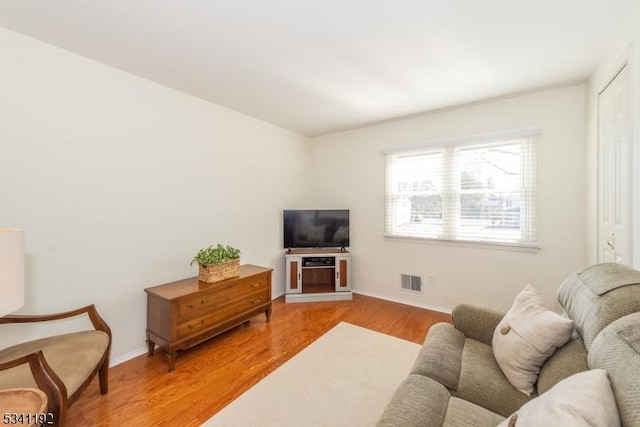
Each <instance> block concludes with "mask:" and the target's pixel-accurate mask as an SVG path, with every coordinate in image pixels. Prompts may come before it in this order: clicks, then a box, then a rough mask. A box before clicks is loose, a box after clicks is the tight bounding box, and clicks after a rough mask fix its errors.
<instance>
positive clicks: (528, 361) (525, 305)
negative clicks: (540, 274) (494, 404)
mask: <svg viewBox="0 0 640 427" xmlns="http://www.w3.org/2000/svg"><path fill="white" fill-rule="evenodd" d="M573 326H574V325H573V321H571V320H570V319H567V318H565V317H562V316H560V315H559V314H557V313H555V312H553V311H551V310H550V309H549V307H548V306H547V305H546V303H545V302H544V300H543V299H542V297H541V296H540V294H538V292H537V291H536V290H535V288H534V287H533V286H531V285H527V286H526V287H525V288H524V290H523V291H522V292H520V293H519V294H518V295H517V296H516V299H515V301H514V303H513V305H512V306H511V308H510V309H509V311H508V312H507V314H506V315H505V316H504V318H503V319H502V320H501V321H500V323H498V326H497V327H496V329H495V332H494V334H493V354H494V356H495V358H496V361H497V362H498V365H499V366H500V368H501V369H502V371H503V372H504V374H505V376H506V377H507V379H508V380H509V382H510V383H511V384H512V385H513V386H514V387H515V388H517V389H518V390H520V391H521V392H523V393H525V394H527V395H529V396H530V395H531V394H532V393H533V392H534V385H535V383H536V382H537V380H538V373H539V372H540V368H541V367H542V364H543V363H544V362H545V361H546V360H547V359H548V358H549V356H551V355H552V354H553V353H554V352H555V350H556V348H558V347H560V346H562V345H564V344H565V343H566V342H567V341H568V340H569V339H570V338H571V334H572V333H573V329H574V328H573Z"/></svg>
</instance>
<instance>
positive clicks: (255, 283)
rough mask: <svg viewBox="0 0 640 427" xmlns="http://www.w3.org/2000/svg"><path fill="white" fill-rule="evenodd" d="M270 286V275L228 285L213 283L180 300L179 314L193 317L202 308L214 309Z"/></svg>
mask: <svg viewBox="0 0 640 427" xmlns="http://www.w3.org/2000/svg"><path fill="white" fill-rule="evenodd" d="M268 286H269V282H268V277H266V278H265V277H263V276H260V277H250V278H247V279H244V280H240V281H236V282H234V283H230V284H228V285H223V284H221V285H213V286H212V288H211V289H207V290H204V291H202V292H200V293H198V294H196V295H191V296H189V297H185V298H182V299H180V301H178V316H180V317H183V316H184V317H191V316H192V315H193V313H196V312H199V311H201V310H206V311H210V310H214V309H217V308H218V307H221V306H223V305H225V304H229V303H230V302H233V301H235V300H237V299H241V298H243V297H245V296H246V295H247V294H249V293H253V292H255V291H257V290H262V289H266V288H268Z"/></svg>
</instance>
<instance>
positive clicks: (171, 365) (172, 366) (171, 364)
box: [167, 351, 178, 372]
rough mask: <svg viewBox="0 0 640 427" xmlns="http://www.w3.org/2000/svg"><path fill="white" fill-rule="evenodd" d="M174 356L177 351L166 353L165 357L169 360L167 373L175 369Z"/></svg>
mask: <svg viewBox="0 0 640 427" xmlns="http://www.w3.org/2000/svg"><path fill="white" fill-rule="evenodd" d="M176 354H178V352H177V351H168V352H167V357H168V358H169V372H171V371H173V370H174V369H175V368H176Z"/></svg>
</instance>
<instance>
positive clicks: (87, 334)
mask: <svg viewBox="0 0 640 427" xmlns="http://www.w3.org/2000/svg"><path fill="white" fill-rule="evenodd" d="M108 346H109V335H108V334H106V333H105V332H103V331H82V332H75V333H70V334H64V335H58V336H52V337H47V338H42V339H39V340H35V341H30V342H26V343H22V344H17V345H14V346H12V347H8V348H6V349H3V350H0V363H3V362H8V361H10V360H14V359H17V358H19V357H22V356H26V355H28V354H30V353H35V352H37V351H39V350H42V352H43V353H44V356H45V358H46V360H47V363H48V364H49V366H51V368H52V369H53V370H54V371H55V372H56V374H58V376H59V377H60V379H61V380H62V382H63V383H64V385H65V387H66V388H67V395H68V396H71V395H73V394H74V393H75V392H76V390H78V388H79V387H80V386H81V385H82V384H83V383H84V382H85V380H86V379H87V378H88V377H89V376H90V375H91V373H92V372H93V371H94V370H95V369H96V367H97V366H98V364H99V363H100V361H101V360H102V358H103V356H104V354H105V351H106V349H107V347H108ZM79 349H81V350H79ZM20 387H29V388H37V385H36V382H35V380H34V379H33V376H32V374H31V371H30V370H29V367H28V366H27V365H20V366H17V367H15V368H11V369H7V370H4V371H0V389H5V388H20Z"/></svg>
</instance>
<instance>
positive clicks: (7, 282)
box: [0, 228, 24, 316]
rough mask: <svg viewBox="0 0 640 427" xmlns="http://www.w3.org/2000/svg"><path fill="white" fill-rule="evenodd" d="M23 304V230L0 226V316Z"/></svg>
mask: <svg viewBox="0 0 640 427" xmlns="http://www.w3.org/2000/svg"><path fill="white" fill-rule="evenodd" d="M23 304H24V231H23V230H19V229H15V228H13V229H6V228H0V316H4V315H6V314H9V313H11V312H14V311H16V310H17V309H19V308H20V307H22V305H23Z"/></svg>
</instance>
